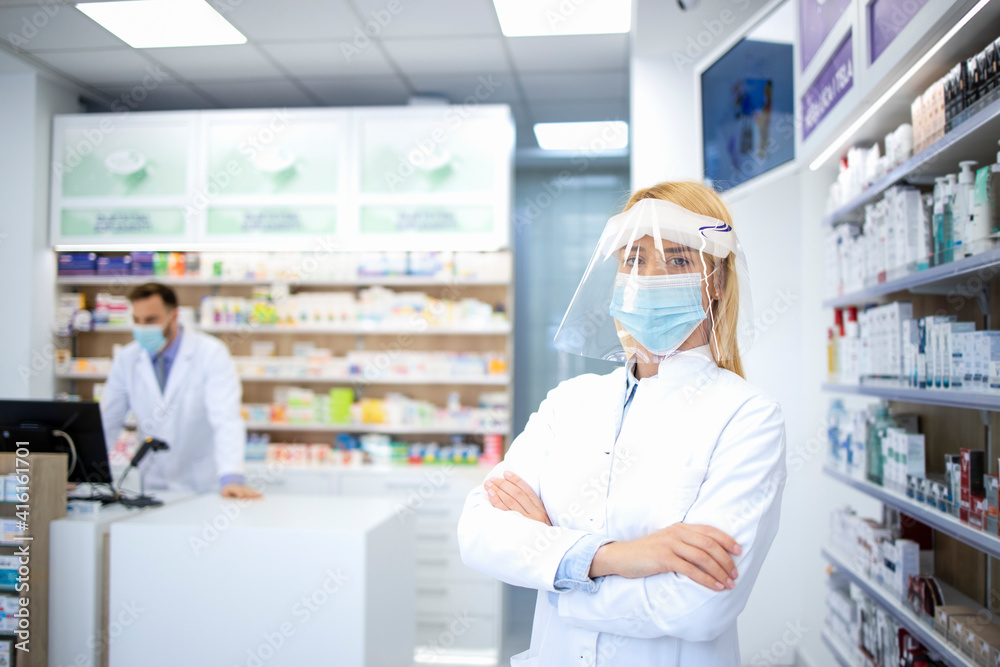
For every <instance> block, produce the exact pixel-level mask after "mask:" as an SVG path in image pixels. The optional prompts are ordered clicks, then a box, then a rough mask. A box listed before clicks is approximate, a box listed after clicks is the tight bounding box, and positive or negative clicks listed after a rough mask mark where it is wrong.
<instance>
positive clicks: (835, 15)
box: [799, 0, 927, 71]
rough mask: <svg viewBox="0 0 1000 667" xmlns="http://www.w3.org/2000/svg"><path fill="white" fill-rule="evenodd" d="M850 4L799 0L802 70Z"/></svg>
mask: <svg viewBox="0 0 1000 667" xmlns="http://www.w3.org/2000/svg"><path fill="white" fill-rule="evenodd" d="M910 1H911V2H912V1H913V0H910ZM923 1H924V2H927V0H923ZM850 4H851V0H799V52H800V53H801V54H802V68H801V70H800V71H802V70H804V69H805V68H806V67H807V66H808V65H809V63H811V62H812V59H813V57H815V55H816V52H817V51H819V47H820V46H822V45H823V42H824V41H825V40H826V38H827V36H829V34H830V31H831V30H833V26H834V24H836V23H837V20H838V19H840V17H841V16H843V14H844V10H846V9H847V6H848V5H850Z"/></svg>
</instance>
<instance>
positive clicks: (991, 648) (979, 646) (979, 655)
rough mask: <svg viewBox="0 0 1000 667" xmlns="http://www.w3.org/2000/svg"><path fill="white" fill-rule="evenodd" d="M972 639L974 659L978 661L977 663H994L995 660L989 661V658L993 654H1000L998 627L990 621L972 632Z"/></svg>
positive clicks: (999, 632)
mask: <svg viewBox="0 0 1000 667" xmlns="http://www.w3.org/2000/svg"><path fill="white" fill-rule="evenodd" d="M973 641H974V645H973V648H974V649H975V650H974V651H973V654H974V655H975V657H976V660H978V661H979V664H980V665H993V664H996V663H995V662H990V660H991V659H992V657H991V656H993V655H994V654H996V655H1000V627H997V626H995V625H993V624H992V623H991V624H989V625H986V626H984V627H982V628H980V629H979V630H977V631H976V632H975V633H974V636H973Z"/></svg>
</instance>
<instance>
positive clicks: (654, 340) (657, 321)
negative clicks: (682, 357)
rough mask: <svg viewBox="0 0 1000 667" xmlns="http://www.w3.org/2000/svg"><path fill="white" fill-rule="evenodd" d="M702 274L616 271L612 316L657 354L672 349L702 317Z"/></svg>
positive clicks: (637, 339) (693, 328)
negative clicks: (649, 274) (640, 274)
mask: <svg viewBox="0 0 1000 667" xmlns="http://www.w3.org/2000/svg"><path fill="white" fill-rule="evenodd" d="M701 292H702V281H701V274H698V273H682V274H677V275H657V276H639V275H631V274H628V273H619V274H618V275H617V276H616V278H615V291H614V294H613V295H612V297H611V308H610V312H611V317H613V318H615V319H616V320H618V322H619V324H621V325H622V327H624V328H625V331H627V332H628V333H629V334H631V336H632V337H633V338H635V339H636V341H638V342H639V343H640V344H641V345H642V346H643V347H644V348H646V349H647V350H649V351H650V352H651V353H653V354H656V355H664V354H669V353H670V352H673V351H674V350H676V349H677V348H678V347H680V346H681V344H682V343H683V342H684V341H685V340H687V338H688V336H690V335H691V334H692V333H693V332H694V330H695V329H697V328H698V325H699V324H700V323H701V322H702V320H704V319H705V317H706V315H705V310H704V309H703V308H702V306H701Z"/></svg>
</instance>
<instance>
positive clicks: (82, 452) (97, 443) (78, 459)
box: [0, 400, 111, 484]
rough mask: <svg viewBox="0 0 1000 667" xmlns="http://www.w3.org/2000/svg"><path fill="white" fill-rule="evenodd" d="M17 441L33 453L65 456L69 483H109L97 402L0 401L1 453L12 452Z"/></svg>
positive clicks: (109, 470)
mask: <svg viewBox="0 0 1000 667" xmlns="http://www.w3.org/2000/svg"><path fill="white" fill-rule="evenodd" d="M18 442H27V443H28V445H27V449H28V451H29V452H31V453H33V454H37V453H65V454H67V455H68V456H69V462H70V465H72V466H73V467H72V469H71V470H70V471H69V480H68V481H70V482H77V483H83V482H90V483H92V484H110V483H111V468H110V466H109V465H108V451H107V448H106V447H105V445H104V429H103V427H102V425H101V409H100V406H99V405H98V404H97V403H79V402H66V401H11V400H0V451H3V452H13V451H15V450H16V449H17V447H18V445H17V443H18ZM71 445H72V447H71ZM73 450H75V454H76V455H75V463H74V453H73Z"/></svg>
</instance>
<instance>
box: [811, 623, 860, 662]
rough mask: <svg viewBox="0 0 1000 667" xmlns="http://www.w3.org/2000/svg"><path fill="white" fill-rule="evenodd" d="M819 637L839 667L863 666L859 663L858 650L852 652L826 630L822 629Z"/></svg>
mask: <svg viewBox="0 0 1000 667" xmlns="http://www.w3.org/2000/svg"><path fill="white" fill-rule="evenodd" d="M820 637H822V638H823V643H824V644H826V647H827V648H828V649H830V653H832V654H833V657H834V658H836V659H837V663H838V664H839V665H840V667H859V666H860V665H863V664H864V663H862V662H861V656H860V651H858V649H854V651H853V652H852V651H851V650H850V649H849V648H848V647H847V646H845V645H844V642H842V641H840V640H839V639H837V638H836V637H834V636H833V635H832V634H830V632H829V631H827V630H826V628H824V629H823V632H822V633H821V634H820ZM852 656H854V659H853V660H852V658H851V657H852Z"/></svg>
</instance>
